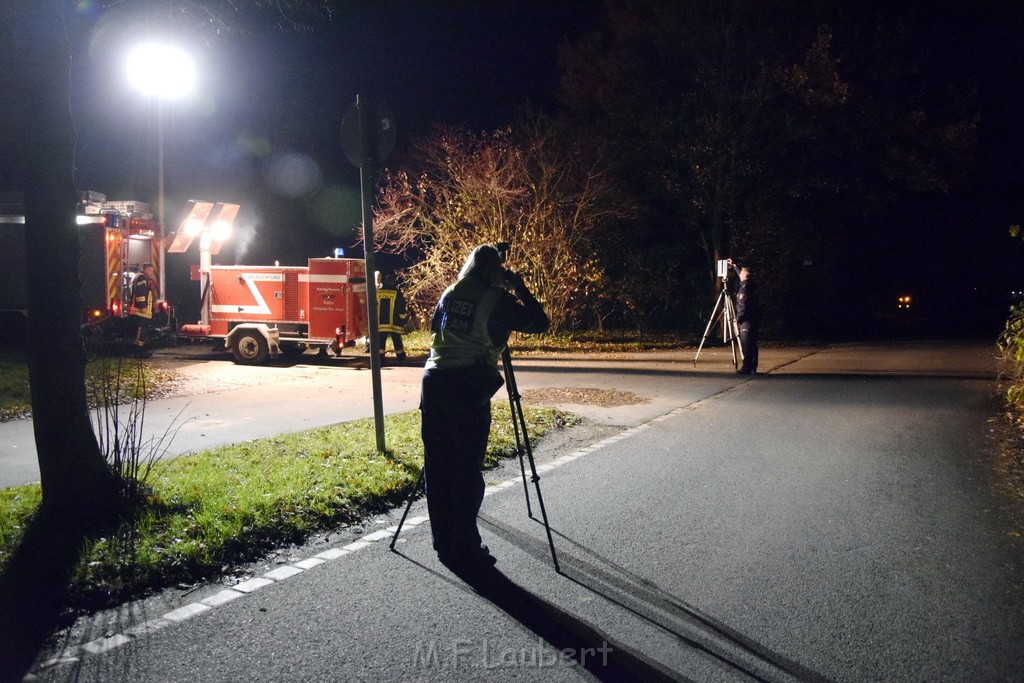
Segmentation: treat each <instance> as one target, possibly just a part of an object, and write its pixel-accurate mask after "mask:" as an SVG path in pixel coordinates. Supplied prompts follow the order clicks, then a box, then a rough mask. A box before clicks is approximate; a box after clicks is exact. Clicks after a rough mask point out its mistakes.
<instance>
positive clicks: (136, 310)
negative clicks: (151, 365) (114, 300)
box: [128, 263, 156, 358]
mask: <svg viewBox="0 0 1024 683" xmlns="http://www.w3.org/2000/svg"><path fill="white" fill-rule="evenodd" d="M155 305H156V268H154V267H153V264H152V263H147V264H146V265H144V266H143V267H142V272H141V273H139V274H138V275H136V276H135V280H134V281H133V282H132V294H131V301H130V302H129V305H128V317H129V319H130V320H131V322H132V327H133V328H134V330H133V332H134V335H133V336H134V338H135V354H136V355H137V356H139V357H140V358H148V357H149V356H151V355H152V354H151V353H150V352H149V351H147V350H146V337H147V336H148V332H149V325H150V323H151V322H152V321H153V309H154V307H155Z"/></svg>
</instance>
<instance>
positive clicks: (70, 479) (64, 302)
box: [0, 0, 122, 680]
mask: <svg viewBox="0 0 1024 683" xmlns="http://www.w3.org/2000/svg"><path fill="white" fill-rule="evenodd" d="M71 8H73V4H72V3H66V2H62V1H61V0H14V1H11V0H7V1H6V2H5V4H4V9H3V11H2V14H0V41H2V43H3V45H4V58H3V64H2V65H0V92H3V93H4V105H3V106H4V107H5V108H6V109H7V113H8V114H11V115H13V116H14V121H13V123H12V122H10V121H8V123H7V125H6V126H5V129H4V130H3V131H2V132H0V140H2V142H3V144H2V148H0V153H2V163H3V165H4V167H5V168H3V173H2V175H0V177H2V179H3V181H4V184H8V185H9V186H8V187H5V188H4V189H12V190H21V191H22V192H23V193H24V199H25V232H26V240H25V242H26V250H27V266H28V267H27V270H28V273H29V275H28V294H29V325H28V357H29V381H30V384H31V391H32V420H33V427H34V430H35V439H36V450H37V452H38V457H39V469H40V475H41V476H40V478H41V482H42V490H43V503H42V506H41V508H40V510H39V512H38V513H37V514H36V516H35V517H34V518H33V519H32V521H31V523H30V524H29V528H28V529H26V532H25V536H24V538H23V541H22V545H21V546H20V547H19V548H18V550H17V552H16V553H15V554H14V555H13V556H12V557H11V559H10V560H9V562H8V564H7V566H6V567H5V568H4V572H3V575H2V576H0V680H20V678H21V675H22V674H24V672H25V670H26V669H27V667H28V666H30V665H31V662H32V660H33V659H34V657H35V653H36V652H37V651H38V648H39V647H40V646H41V645H42V643H43V642H44V641H45V638H46V637H47V636H48V634H49V633H50V632H51V630H52V628H53V626H54V625H55V624H56V623H57V619H58V618H59V615H60V613H61V610H62V609H63V607H64V596H65V595H66V592H67V588H68V581H69V578H70V576H71V574H72V571H73V569H74V566H75V564H76V563H77V562H78V559H79V556H80V552H81V548H82V544H83V542H84V540H85V539H86V538H88V537H90V536H92V535H95V534H98V533H101V532H103V531H105V530H108V529H110V528H112V524H114V523H115V522H116V520H117V517H118V512H119V511H120V509H121V500H122V498H121V496H120V495H119V490H120V484H119V480H118V478H117V477H115V476H114V475H113V474H112V473H111V471H110V470H109V469H108V468H107V465H106V462H105V460H104V457H103V454H102V453H101V451H100V449H99V445H98V443H97V440H96V435H95V432H94V431H93V428H92V423H91V421H90V419H89V409H88V404H87V401H86V390H85V361H86V358H85V349H84V347H83V343H82V338H81V332H80V317H81V309H82V304H81V295H80V293H79V282H78V239H77V227H76V224H75V213H76V204H77V193H76V191H75V187H74V178H73V165H74V126H73V122H72V119H71V108H70V107H71V102H70V77H71V52H70V45H69V40H70V39H69V33H68V32H69V31H70V27H69V26H68V25H67V21H68V20H69V16H68V14H69V13H70V11H71Z"/></svg>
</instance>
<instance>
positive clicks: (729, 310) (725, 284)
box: [693, 275, 743, 368]
mask: <svg viewBox="0 0 1024 683" xmlns="http://www.w3.org/2000/svg"><path fill="white" fill-rule="evenodd" d="M723 317H724V318H725V321H724V326H725V327H724V330H725V332H724V336H725V339H723V341H728V342H729V346H730V347H732V365H733V367H734V368H738V367H739V361H741V360H743V346H742V345H741V344H740V343H739V337H740V325H739V323H738V322H737V321H736V308H735V306H734V305H733V303H732V294H730V292H729V277H728V275H723V276H722V291H721V293H720V294H719V295H718V301H716V302H715V308H714V310H712V311H711V319H710V320H708V326H707V327H706V328H704V336H703V337H702V338H701V340H700V346H698V347H697V354H696V355H695V356H694V357H693V366H694V367H697V358H698V357H700V351H701V349H703V348H704V342H706V341H707V340H708V337H709V336H710V335H711V328H712V327H714V326H715V323H717V322H718V321H719V320H721V319H722V318H723ZM737 352H738V353H737Z"/></svg>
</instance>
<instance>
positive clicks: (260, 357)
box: [231, 331, 270, 365]
mask: <svg viewBox="0 0 1024 683" xmlns="http://www.w3.org/2000/svg"><path fill="white" fill-rule="evenodd" d="M231 353H232V355H234V357H235V362H236V363H238V364H239V365H262V364H263V363H266V362H267V358H269V357H270V348H269V347H268V346H267V340H266V339H264V338H263V335H261V334H260V333H259V332H255V331H245V332H240V333H239V334H238V336H236V337H235V345H234V348H232V349H231Z"/></svg>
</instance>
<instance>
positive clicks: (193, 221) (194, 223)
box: [183, 218, 203, 237]
mask: <svg viewBox="0 0 1024 683" xmlns="http://www.w3.org/2000/svg"><path fill="white" fill-rule="evenodd" d="M183 230H184V232H185V234H186V235H189V236H190V237H195V236H196V235H198V234H199V233H201V232H202V231H203V222H202V221H201V220H199V219H198V218H189V219H188V220H187V221H185V226H184V228H183Z"/></svg>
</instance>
